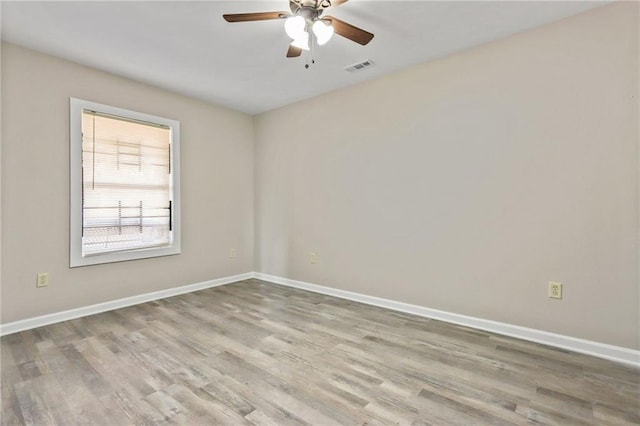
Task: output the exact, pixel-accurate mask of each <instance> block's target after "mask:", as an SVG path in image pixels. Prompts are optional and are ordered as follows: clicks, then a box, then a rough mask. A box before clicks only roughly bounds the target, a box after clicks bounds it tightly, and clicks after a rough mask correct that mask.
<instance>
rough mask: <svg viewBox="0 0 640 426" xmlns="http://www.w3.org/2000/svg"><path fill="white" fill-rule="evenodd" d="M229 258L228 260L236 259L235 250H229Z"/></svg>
mask: <svg viewBox="0 0 640 426" xmlns="http://www.w3.org/2000/svg"><path fill="white" fill-rule="evenodd" d="M229 258H230V259H235V258H236V249H229Z"/></svg>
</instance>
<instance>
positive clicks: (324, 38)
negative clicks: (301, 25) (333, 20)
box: [311, 20, 333, 46]
mask: <svg viewBox="0 0 640 426" xmlns="http://www.w3.org/2000/svg"><path fill="white" fill-rule="evenodd" d="M311 29H312V30H313V34H315V36H316V40H317V41H318V44H319V45H320V46H322V45H323V44H325V43H326V42H328V41H329V39H330V38H331V36H332V35H333V26H332V25H331V24H329V23H325V22H323V21H322V20H317V21H316V22H314V23H313V27H311Z"/></svg>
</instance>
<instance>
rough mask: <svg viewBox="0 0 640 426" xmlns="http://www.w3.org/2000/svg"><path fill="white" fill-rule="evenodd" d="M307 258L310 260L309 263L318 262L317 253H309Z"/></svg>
mask: <svg viewBox="0 0 640 426" xmlns="http://www.w3.org/2000/svg"><path fill="white" fill-rule="evenodd" d="M309 260H311V263H318V255H317V254H315V253H311V254H310V255H309Z"/></svg>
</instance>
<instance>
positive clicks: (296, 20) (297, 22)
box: [222, 0, 373, 58]
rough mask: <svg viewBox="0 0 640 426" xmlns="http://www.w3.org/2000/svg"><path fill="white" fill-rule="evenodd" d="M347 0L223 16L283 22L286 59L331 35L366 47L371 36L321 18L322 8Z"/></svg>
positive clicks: (308, 0) (294, 2)
mask: <svg viewBox="0 0 640 426" xmlns="http://www.w3.org/2000/svg"><path fill="white" fill-rule="evenodd" d="M347 1H348V0H289V8H290V9H291V12H257V13H232V14H225V15H222V17H223V18H224V19H225V21H227V22H249V21H265V20H270V19H284V20H285V22H284V29H285V31H286V33H287V35H288V36H289V37H291V39H292V42H291V44H290V45H289V50H288V51H287V58H294V57H297V56H300V55H301V54H302V51H303V50H309V49H310V47H313V45H314V44H315V43H317V44H318V45H320V46H322V45H323V44H325V43H326V42H327V41H329V39H330V38H331V36H332V35H333V33H334V32H335V33H336V34H338V35H339V36H342V37H344V38H347V39H349V40H352V41H355V42H356V43H359V44H361V45H363V46H364V45H366V44H367V43H369V42H370V41H371V39H372V38H373V34H371V33H370V32H368V31H365V30H363V29H361V28H358V27H355V26H353V25H351V24H348V23H346V22H344V21H341V20H340V19H338V18H335V17H333V16H321V15H322V13H323V12H324V11H325V9H329V8H331V7H336V6H340V5H341V4H344V3H346V2H347Z"/></svg>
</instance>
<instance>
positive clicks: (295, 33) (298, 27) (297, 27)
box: [284, 15, 308, 40]
mask: <svg viewBox="0 0 640 426" xmlns="http://www.w3.org/2000/svg"><path fill="white" fill-rule="evenodd" d="M306 26H307V22H306V21H305V19H304V18H303V17H302V16H299V15H297V16H291V17H289V18H287V19H286V20H285V21H284V30H285V32H286V33H287V35H288V36H289V37H291V38H292V39H294V40H297V39H299V38H301V37H303V34H306V32H305V28H306ZM307 37H308V35H307Z"/></svg>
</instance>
